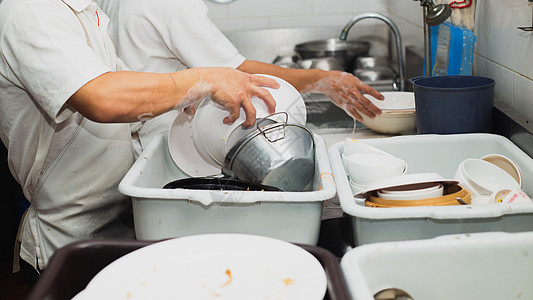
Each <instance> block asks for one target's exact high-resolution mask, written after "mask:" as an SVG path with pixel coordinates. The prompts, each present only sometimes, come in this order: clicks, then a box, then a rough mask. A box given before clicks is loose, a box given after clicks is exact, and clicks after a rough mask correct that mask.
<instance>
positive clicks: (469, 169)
mask: <svg viewBox="0 0 533 300" xmlns="http://www.w3.org/2000/svg"><path fill="white" fill-rule="evenodd" d="M458 172H459V174H460V176H462V178H464V181H465V182H466V183H467V184H468V185H470V186H471V188H472V189H473V190H474V191H476V192H477V193H478V194H479V195H490V194H492V193H493V192H495V191H498V190H502V189H512V190H514V189H520V186H519V184H518V183H517V182H516V180H515V179H514V178H513V177H512V176H511V175H509V173H507V172H505V171H504V170H503V169H501V168H500V167H498V166H496V165H493V164H492V163H489V162H487V161H484V160H482V159H477V158H468V159H465V160H464V161H463V162H461V164H460V165H459V168H458Z"/></svg>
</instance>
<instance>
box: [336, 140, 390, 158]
mask: <svg viewBox="0 0 533 300" xmlns="http://www.w3.org/2000/svg"><path fill="white" fill-rule="evenodd" d="M356 153H368V154H382V155H388V156H391V154H390V153H388V152H385V151H383V150H381V149H379V148H376V147H374V146H370V145H368V144H367V143H365V142H363V141H361V140H356V139H352V138H346V139H344V152H343V154H344V155H350V154H356Z"/></svg>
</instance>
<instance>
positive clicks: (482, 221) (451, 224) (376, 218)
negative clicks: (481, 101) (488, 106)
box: [329, 133, 533, 245]
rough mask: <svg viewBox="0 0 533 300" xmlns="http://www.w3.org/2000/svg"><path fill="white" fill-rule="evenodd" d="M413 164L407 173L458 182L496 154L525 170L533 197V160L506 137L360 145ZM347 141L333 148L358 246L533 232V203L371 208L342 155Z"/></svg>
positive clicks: (440, 137) (474, 135) (396, 140)
mask: <svg viewBox="0 0 533 300" xmlns="http://www.w3.org/2000/svg"><path fill="white" fill-rule="evenodd" d="M360 142H362V143H366V144H368V145H371V146H374V147H377V148H379V149H381V150H383V151H386V152H388V153H390V154H392V155H394V156H397V157H399V158H402V159H403V160H405V161H406V162H407V166H408V167H407V172H408V173H409V174H413V173H439V174H441V175H442V176H443V177H444V178H449V179H453V178H454V176H455V172H456V170H457V167H458V166H459V164H460V163H461V162H462V161H463V160H464V159H466V158H471V157H473V158H481V157H483V156H484V155H487V154H491V153H496V154H501V155H505V156H507V157H509V158H510V159H512V160H514V161H515V162H516V163H517V164H518V166H520V168H521V169H522V173H523V182H524V185H523V190H524V191H525V192H526V193H527V194H528V195H530V196H531V195H533V189H532V188H533V185H531V184H529V183H530V182H532V181H533V159H531V158H530V157H529V156H528V155H527V154H526V153H524V152H523V151H522V150H520V148H518V147H517V146H516V145H514V144H513V143H512V142H511V141H510V140H508V139H507V138H505V137H502V136H499V135H494V134H487V133H472V134H453V135H435V134H428V135H412V136H395V137H387V138H376V139H365V140H360ZM343 150H344V142H338V143H336V144H333V145H331V146H330V148H329V156H330V162H331V167H332V169H333V174H334V176H335V182H336V184H337V194H338V197H339V201H340V204H341V207H342V210H343V212H344V213H346V214H348V215H351V216H353V218H352V221H353V222H352V224H353V232H354V240H355V244H356V245H363V244H369V243H376V242H384V241H400V240H413V239H427V238H432V237H436V236H439V235H445V234H455V233H471V232H485V231H505V232H521V231H533V203H525V204H513V205H479V206H473V205H457V206H446V207H443V206H441V207H399V208H396V207H394V208H374V207H365V206H364V203H363V201H362V200H361V199H356V198H354V196H353V194H352V191H351V188H350V184H349V182H348V177H347V175H346V174H347V173H346V171H345V170H344V167H343V164H342V160H341V154H342V153H343Z"/></svg>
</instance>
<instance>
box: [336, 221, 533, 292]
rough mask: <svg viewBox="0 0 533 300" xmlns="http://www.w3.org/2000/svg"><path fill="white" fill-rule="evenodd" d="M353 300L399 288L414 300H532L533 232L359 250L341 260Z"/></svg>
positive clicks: (457, 237) (445, 238)
mask: <svg viewBox="0 0 533 300" xmlns="http://www.w3.org/2000/svg"><path fill="white" fill-rule="evenodd" d="M341 268H342V270H343V273H344V275H345V278H346V282H347V285H348V289H349V290H350V293H351V294H352V298H353V299H356V300H374V297H373V295H374V294H375V293H377V292H378V291H381V290H382V289H385V288H390V287H396V288H401V289H403V290H404V291H406V292H408V293H409V294H410V295H411V296H412V297H413V299H431V300H449V299H484V300H502V299H533V285H531V282H532V281H533V232H521V233H504V232H489V233H475V234H457V235H446V236H440V237H436V238H433V239H426V240H417V241H403V242H384V243H376V244H370V245H363V246H360V247H356V248H354V249H352V250H350V251H349V252H347V253H346V254H345V255H344V256H343V258H342V260H341Z"/></svg>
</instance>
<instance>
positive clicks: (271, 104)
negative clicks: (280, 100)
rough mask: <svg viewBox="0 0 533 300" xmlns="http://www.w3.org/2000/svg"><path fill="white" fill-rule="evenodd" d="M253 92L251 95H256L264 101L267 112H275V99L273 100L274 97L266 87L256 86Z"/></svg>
mask: <svg viewBox="0 0 533 300" xmlns="http://www.w3.org/2000/svg"><path fill="white" fill-rule="evenodd" d="M253 92H254V94H253V96H256V97H258V98H260V99H262V100H263V101H264V102H265V105H266V107H267V109H268V112H269V113H271V114H273V113H275V112H276V100H274V97H272V95H271V94H270V93H269V92H268V91H267V90H266V89H264V88H261V87H256V88H255V89H254V90H253Z"/></svg>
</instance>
